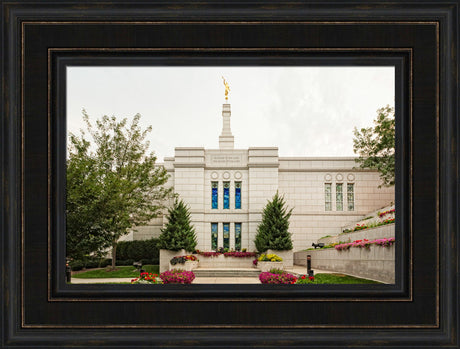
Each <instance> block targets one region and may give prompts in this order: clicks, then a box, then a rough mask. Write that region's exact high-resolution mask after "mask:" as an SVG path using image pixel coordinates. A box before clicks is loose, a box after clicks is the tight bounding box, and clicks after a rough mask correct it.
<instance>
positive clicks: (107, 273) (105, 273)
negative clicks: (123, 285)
mask: <svg viewBox="0 0 460 349" xmlns="http://www.w3.org/2000/svg"><path fill="white" fill-rule="evenodd" d="M142 269H144V270H145V271H146V272H148V273H153V274H159V271H160V266H159V265H144V266H142ZM136 277H139V271H138V270H137V269H136V268H134V267H133V266H117V267H116V269H115V270H110V268H109V267H108V268H104V269H92V270H88V271H85V272H83V273H78V274H74V275H72V278H76V279H103V278H136Z"/></svg>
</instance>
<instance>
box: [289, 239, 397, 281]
mask: <svg viewBox="0 0 460 349" xmlns="http://www.w3.org/2000/svg"><path fill="white" fill-rule="evenodd" d="M307 255H310V256H311V265H312V269H313V270H314V269H321V270H328V271H334V272H337V273H344V274H349V275H353V276H357V277H362V278H366V279H373V280H377V281H381V282H384V283H388V284H393V283H394V282H395V246H394V245H393V246H390V247H382V246H378V245H371V246H370V248H369V249H367V248H359V247H350V248H349V249H348V250H343V251H337V250H336V249H334V248H329V249H323V250H311V251H300V252H296V253H295V254H294V263H295V264H296V265H302V266H305V265H306V264H307Z"/></svg>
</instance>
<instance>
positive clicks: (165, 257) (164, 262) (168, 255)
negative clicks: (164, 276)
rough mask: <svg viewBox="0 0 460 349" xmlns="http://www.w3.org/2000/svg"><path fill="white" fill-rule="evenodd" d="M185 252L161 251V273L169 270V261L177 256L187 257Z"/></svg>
mask: <svg viewBox="0 0 460 349" xmlns="http://www.w3.org/2000/svg"><path fill="white" fill-rule="evenodd" d="M186 254H187V253H186V252H185V250H179V251H171V250H160V273H162V272H164V271H166V270H169V261H170V260H171V259H172V258H173V257H175V256H185V255H186Z"/></svg>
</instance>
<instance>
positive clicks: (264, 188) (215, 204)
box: [128, 102, 394, 251]
mask: <svg viewBox="0 0 460 349" xmlns="http://www.w3.org/2000/svg"><path fill="white" fill-rule="evenodd" d="M230 121H231V106H230V104H228V103H227V102H226V103H225V104H223V106H222V132H221V134H220V136H219V149H205V148H202V147H178V148H175V154H174V157H168V158H165V159H164V163H163V164H160V165H163V166H164V167H165V168H166V169H167V171H168V173H169V175H170V178H169V181H168V185H171V186H173V187H174V191H175V192H176V193H178V194H179V196H180V198H181V199H183V200H184V201H185V202H186V203H187V204H188V205H189V207H190V212H191V216H192V221H193V224H194V226H195V231H196V236H197V240H198V245H197V249H199V250H202V251H211V250H214V249H216V248H217V247H224V248H225V247H228V248H229V249H236V250H241V249H243V248H246V249H247V250H248V251H253V250H255V246H254V238H255V235H256V231H257V226H258V224H259V223H260V221H261V216H262V210H263V208H264V206H265V205H266V204H267V201H268V200H271V199H272V198H273V196H274V195H275V193H276V191H278V192H279V193H280V194H281V195H283V196H284V198H285V200H286V203H287V206H288V207H289V208H293V211H292V216H291V219H290V229H289V230H290V232H291V233H292V241H293V245H294V251H298V250H302V249H305V248H308V247H311V244H312V242H316V241H317V240H318V239H319V238H321V237H324V236H326V235H336V234H338V233H340V232H341V228H342V227H343V226H345V225H347V224H348V223H350V222H354V221H357V220H360V219H361V218H363V217H365V215H366V214H368V213H369V212H372V211H375V210H377V209H379V208H382V207H384V206H387V205H389V204H391V203H393V202H394V187H389V188H388V187H382V188H379V185H380V184H381V180H380V178H379V173H378V172H377V171H375V170H370V169H360V168H359V165H358V164H357V163H355V160H354V159H355V158H353V157H303V156H299V157H280V156H279V155H278V148H277V147H250V148H248V149H235V147H234V136H233V134H232V131H231V125H230ZM299 155H303V154H299ZM164 223H166V217H165V216H163V217H160V218H157V219H155V220H153V221H152V222H151V225H148V226H143V227H137V228H136V230H137V231H135V232H133V234H132V238H133V239H135V240H137V239H149V238H152V237H158V236H159V234H160V229H161V227H162V226H163V224H164ZM128 239H129V238H128Z"/></svg>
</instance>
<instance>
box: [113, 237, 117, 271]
mask: <svg viewBox="0 0 460 349" xmlns="http://www.w3.org/2000/svg"><path fill="white" fill-rule="evenodd" d="M116 260H117V242H116V241H114V242H112V270H115V264H116Z"/></svg>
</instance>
